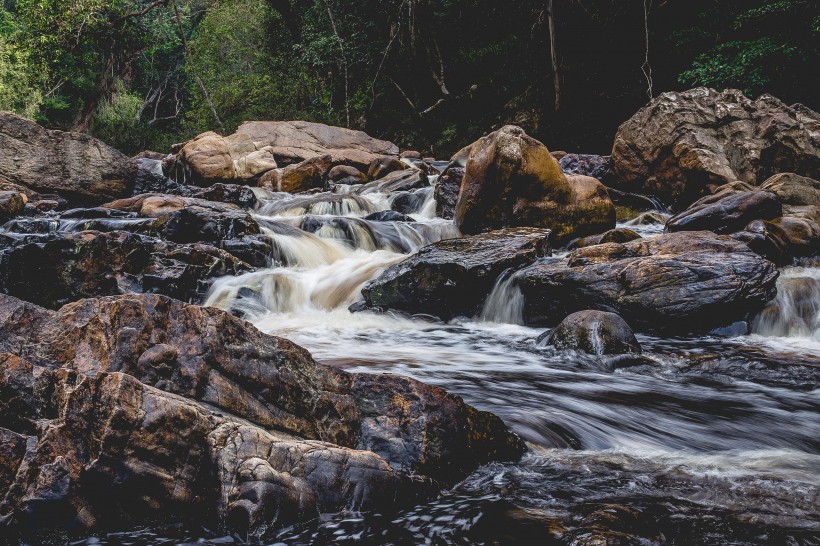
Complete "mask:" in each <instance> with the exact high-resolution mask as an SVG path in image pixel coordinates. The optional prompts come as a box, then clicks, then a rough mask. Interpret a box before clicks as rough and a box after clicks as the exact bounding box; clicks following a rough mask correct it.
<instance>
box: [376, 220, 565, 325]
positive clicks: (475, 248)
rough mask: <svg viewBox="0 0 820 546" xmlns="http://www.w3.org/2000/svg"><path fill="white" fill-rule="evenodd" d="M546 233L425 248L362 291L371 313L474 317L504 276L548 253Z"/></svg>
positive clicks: (519, 232) (503, 234) (506, 234)
mask: <svg viewBox="0 0 820 546" xmlns="http://www.w3.org/2000/svg"><path fill="white" fill-rule="evenodd" d="M548 237H549V230H543V229H527V228H512V229H505V230H499V231H493V232H489V233H485V234H482V235H476V236H472V237H465V238H461V239H446V240H444V241H440V242H438V243H434V244H432V245H429V246H426V247H424V248H422V249H421V250H419V251H418V253H416V254H415V255H413V256H410V257H409V258H407V259H406V260H404V261H402V262H400V263H398V264H396V265H393V266H391V267H389V268H388V269H387V270H386V271H385V272H384V273H382V274H381V276H380V277H378V278H377V279H375V280H373V281H371V282H370V283H369V284H368V285H366V286H365V288H364V289H363V290H362V295H363V296H364V301H365V304H366V306H367V307H368V308H371V309H380V310H382V311H387V310H397V311H403V312H406V313H424V314H428V315H434V316H437V317H439V318H441V319H443V320H449V319H451V318H453V317H456V316H460V315H466V316H472V315H474V314H475V313H476V312H477V311H478V310H479V309H480V307H481V305H482V304H483V303H484V300H485V299H486V297H487V295H489V293H490V291H491V290H492V288H493V286H494V284H495V282H496V279H497V278H498V277H499V275H501V273H503V272H504V271H505V270H507V269H510V268H513V269H515V268H519V267H521V266H523V265H526V264H529V263H532V262H533V261H535V260H536V259H537V258H539V257H541V256H544V255H547V254H548V253H549V244H548V241H547V239H548Z"/></svg>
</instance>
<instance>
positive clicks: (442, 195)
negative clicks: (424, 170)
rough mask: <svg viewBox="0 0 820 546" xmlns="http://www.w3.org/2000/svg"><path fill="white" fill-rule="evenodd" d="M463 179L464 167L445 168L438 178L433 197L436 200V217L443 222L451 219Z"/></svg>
mask: <svg viewBox="0 0 820 546" xmlns="http://www.w3.org/2000/svg"><path fill="white" fill-rule="evenodd" d="M463 179H464V167H459V166H450V167H447V168H446V169H445V170H444V172H443V173H441V176H439V177H438V182H436V189H435V194H434V197H435V199H436V215H437V216H439V217H440V218H444V219H445V220H452V219H453V216H454V215H455V212H456V203H457V202H458V193H459V191H461V181H462V180H463Z"/></svg>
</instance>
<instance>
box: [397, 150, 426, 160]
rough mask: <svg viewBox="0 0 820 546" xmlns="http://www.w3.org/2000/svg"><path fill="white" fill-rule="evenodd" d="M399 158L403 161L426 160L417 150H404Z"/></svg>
mask: <svg viewBox="0 0 820 546" xmlns="http://www.w3.org/2000/svg"><path fill="white" fill-rule="evenodd" d="M399 157H401V158H402V159H415V160H417V161H422V160H423V159H424V156H423V155H421V152H417V151H416V150H404V151H403V152H401V153H400V154H399Z"/></svg>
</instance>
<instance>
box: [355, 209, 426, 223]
mask: <svg viewBox="0 0 820 546" xmlns="http://www.w3.org/2000/svg"><path fill="white" fill-rule="evenodd" d="M364 219H365V220H368V221H370V222H415V220H413V219H412V218H410V217H409V216H407V215H406V214H402V213H400V212H396V211H394V210H383V211H380V212H374V213H373V214H368V215H367V216H365V217H364Z"/></svg>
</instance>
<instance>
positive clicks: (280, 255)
mask: <svg viewBox="0 0 820 546" xmlns="http://www.w3.org/2000/svg"><path fill="white" fill-rule="evenodd" d="M262 232H263V233H264V234H265V235H267V236H268V237H269V238H270V239H271V242H272V243H273V256H272V258H273V260H274V262H277V263H281V264H282V265H285V266H292V267H303V268H308V267H321V266H323V265H328V264H332V263H334V262H337V261H339V260H341V259H343V258H346V257H348V256H350V255H351V254H352V252H353V250H352V249H350V248H348V247H347V246H345V245H344V244H342V243H340V242H338V241H334V240H327V239H322V238H321V237H318V236H316V235H314V234H312V233H306V232H304V231H302V230H300V229H298V228H295V227H291V226H287V225H286V224H278V225H277V224H270V223H269V224H267V225H265V226H263V227H262Z"/></svg>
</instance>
